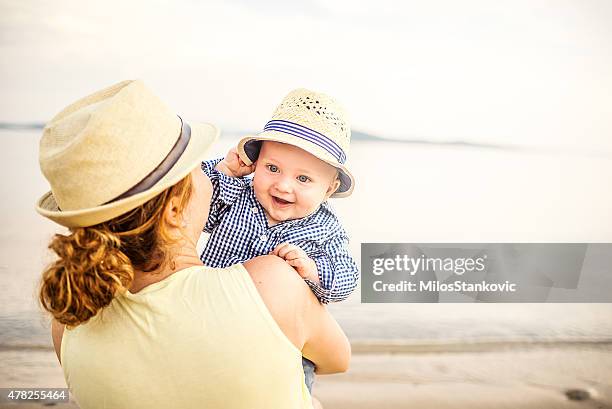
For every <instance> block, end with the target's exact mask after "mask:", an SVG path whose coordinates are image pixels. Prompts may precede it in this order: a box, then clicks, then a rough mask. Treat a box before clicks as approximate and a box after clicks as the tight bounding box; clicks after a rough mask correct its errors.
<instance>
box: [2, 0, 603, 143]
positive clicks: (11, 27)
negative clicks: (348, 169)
mask: <svg viewBox="0 0 612 409" xmlns="http://www.w3.org/2000/svg"><path fill="white" fill-rule="evenodd" d="M0 53H1V55H2V63H1V64H0V70H1V79H0V81H1V82H0V89H2V96H1V97H0V121H45V120H48V119H49V118H50V117H52V116H53V115H54V114H55V113H56V112H57V111H59V110H60V109H61V108H62V107H63V106H65V105H67V104H68V103H70V102H72V101H73V100H75V99H76V98H79V97H81V96H84V95H86V94H87V93H90V92H93V91H95V90H97V89H99V88H102V87H104V86H107V85H111V84H113V83H115V82H118V81H120V80H123V79H128V78H142V79H144V80H145V81H146V82H147V83H148V84H149V86H150V87H151V88H153V89H154V90H155V91H156V92H157V93H158V94H159V95H160V96H161V97H162V98H163V99H164V100H166V101H167V102H168V104H169V105H170V106H172V107H173V108H174V109H176V111H177V113H181V114H183V115H184V116H185V117H187V118H191V119H193V120H206V121H210V122H214V123H217V124H219V125H220V126H221V127H222V128H223V129H226V130H227V131H238V130H248V131H253V130H255V131H256V130H259V129H260V128H261V127H262V126H263V125H264V124H265V122H266V121H267V119H268V117H269V116H270V114H271V113H272V111H273V110H274V108H275V106H276V105H277V104H278V103H279V102H280V100H281V99H282V97H283V96H284V95H285V94H286V93H287V92H289V91H290V90H291V89H293V88H297V87H307V88H312V89H315V90H319V91H323V92H326V93H329V94H331V95H333V96H335V97H336V98H337V99H338V100H340V101H341V102H342V103H343V105H345V106H346V108H347V110H348V111H349V112H350V113H351V118H352V124H353V129H356V130H361V131H365V132H370V133H373V134H377V135H380V136H385V137H394V138H410V139H427V140H434V141H436V140H438V141H454V140H462V141H468V142H475V143H494V144H496V143H500V144H510V145H523V146H552V147H556V148H563V149H566V148H567V149H574V150H581V151H606V152H609V153H611V152H612V2H610V1H607V0H601V1H592V0H576V1H562V0H556V1H540V0H512V1H505V2H502V1H489V0H472V1H454V0H439V1H389V0H377V1H348V0H321V1H310V2H308V1H302V2H287V1H281V0H266V1H257V2H255V1H253V2H251V1H248V0H234V1H204V2H199V1H144V0H138V1H131V2H127V1H124V0H121V1H120V0H107V1H104V2H85V1H82V0H81V1H76V0H69V1H62V0H60V1H52V2H49V1H43V0H33V1H21V2H15V1H9V0H0Z"/></svg>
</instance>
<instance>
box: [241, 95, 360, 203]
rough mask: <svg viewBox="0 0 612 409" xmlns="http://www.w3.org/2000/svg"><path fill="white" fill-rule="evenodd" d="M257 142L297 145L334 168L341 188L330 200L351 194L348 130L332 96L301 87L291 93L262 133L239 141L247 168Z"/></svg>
mask: <svg viewBox="0 0 612 409" xmlns="http://www.w3.org/2000/svg"><path fill="white" fill-rule="evenodd" d="M260 141H275V142H282V143H288V144H290V145H294V146H297V147H298V148H302V149H304V150H305V151H307V152H309V153H311V154H313V155H314V156H316V157H317V158H319V159H321V160H322V161H324V162H327V163H329V164H330V165H332V166H334V167H335V168H337V169H338V170H339V171H340V187H339V188H338V190H336V192H335V193H334V194H333V195H332V197H346V196H349V195H350V194H351V193H352V192H353V188H354V187H355V179H354V178H353V175H351V172H349V170H348V169H347V167H346V165H345V163H346V158H347V154H348V149H349V143H350V141H351V129H350V125H349V124H348V118H347V116H346V114H345V112H344V110H343V109H342V107H341V106H340V105H339V104H338V103H337V102H336V101H335V100H334V99H332V98H331V97H329V96H327V95H325V94H322V93H320V92H314V91H309V90H307V89H303V88H300V89H296V90H293V91H291V92H290V93H289V95H287V96H286V97H285V98H284V99H283V101H282V102H281V104H280V105H279V106H278V107H277V108H276V111H274V114H273V115H272V119H271V120H270V121H269V122H268V123H267V124H266V126H265V127H264V130H263V132H261V133H259V134H258V135H255V136H247V137H245V138H242V139H241V140H240V142H238V154H239V155H240V159H242V161H243V162H244V163H246V164H247V165H250V164H252V163H253V162H255V161H256V160H257V157H258V156H259V150H260V149H261V143H260Z"/></svg>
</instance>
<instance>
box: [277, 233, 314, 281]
mask: <svg viewBox="0 0 612 409" xmlns="http://www.w3.org/2000/svg"><path fill="white" fill-rule="evenodd" d="M270 254H274V255H275V256H278V257H280V258H282V259H284V260H285V261H286V262H287V263H288V264H289V265H290V266H292V267H293V268H295V270H296V271H297V272H298V274H299V275H300V277H302V278H307V279H309V280H311V281H314V282H315V283H318V282H319V274H318V272H317V265H316V264H315V262H314V260H313V259H311V258H310V257H308V255H307V254H306V252H305V251H304V250H302V249H301V248H299V247H298V246H296V245H294V244H290V243H281V244H279V245H278V246H276V248H275V249H274V250H272V253H270Z"/></svg>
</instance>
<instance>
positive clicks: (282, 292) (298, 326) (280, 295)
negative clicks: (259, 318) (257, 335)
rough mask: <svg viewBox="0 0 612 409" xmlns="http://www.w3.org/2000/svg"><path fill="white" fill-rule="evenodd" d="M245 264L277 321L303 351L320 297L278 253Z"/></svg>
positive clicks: (288, 336)
mask: <svg viewBox="0 0 612 409" xmlns="http://www.w3.org/2000/svg"><path fill="white" fill-rule="evenodd" d="M244 267H245V268H246V270H247V271H248V274H249V275H250V277H251V280H253V283H254V284H255V287H256V288H257V292H258V293H259V295H260V297H261V298H262V300H263V301H264V303H265V305H266V307H267V309H268V311H269V312H270V314H271V315H272V317H273V318H274V320H275V321H276V322H277V324H278V325H279V327H280V328H281V330H282V331H283V332H284V333H285V335H286V336H287V338H289V340H290V341H291V342H292V343H293V344H294V345H295V346H296V347H297V348H298V349H300V350H301V349H302V347H303V346H304V343H305V341H306V334H307V333H308V325H307V322H309V321H310V320H309V319H308V317H309V316H310V315H312V314H313V312H314V309H313V307H314V306H315V305H318V304H319V301H318V300H317V298H316V297H315V296H314V294H313V293H312V291H310V288H309V287H308V285H307V284H306V283H305V282H304V280H303V279H302V278H301V277H300V276H299V275H298V273H297V272H296V271H295V269H294V268H293V267H291V266H289V265H288V264H287V263H286V262H285V261H284V260H282V259H281V258H279V257H277V256H272V255H268V256H260V257H256V258H254V259H252V260H249V261H247V262H245V263H244ZM315 315H316V314H315Z"/></svg>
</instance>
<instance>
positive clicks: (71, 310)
mask: <svg viewBox="0 0 612 409" xmlns="http://www.w3.org/2000/svg"><path fill="white" fill-rule="evenodd" d="M191 193H192V184H191V175H187V176H186V177H185V178H183V179H182V180H181V181H180V182H178V183H177V184H175V185H174V186H172V187H170V188H168V189H166V190H164V191H163V192H162V193H160V194H159V195H157V196H155V197H154V198H153V199H150V200H149V201H148V202H146V203H144V204H142V205H140V206H139V207H137V208H135V209H133V210H131V211H129V212H127V213H125V214H123V215H121V216H118V217H116V218H114V219H111V220H109V221H106V222H102V223H100V224H97V225H95V226H90V227H78V228H71V229H70V233H69V234H67V235H63V234H56V235H55V236H54V237H53V239H52V240H51V243H50V244H49V248H50V249H51V250H53V251H54V252H55V254H56V255H57V257H58V259H57V260H56V261H55V262H53V263H52V264H51V265H49V266H48V267H47V268H46V269H45V270H44V271H43V275H42V279H41V283H40V292H39V300H40V304H41V306H42V308H44V309H45V310H47V311H49V312H50V313H51V315H53V317H54V318H55V319H56V320H57V321H58V322H60V323H62V324H65V325H67V326H68V327H75V326H77V325H79V324H82V323H84V322H87V320H89V319H90V318H91V317H93V316H94V315H96V314H97V313H98V311H99V310H101V309H102V308H104V307H106V306H107V305H109V304H110V303H111V301H112V300H113V298H114V297H115V296H116V295H117V294H118V293H120V292H123V291H125V290H127V289H128V288H129V287H130V285H131V283H132V281H133V280H134V270H139V271H143V272H151V271H155V270H157V269H159V268H160V267H162V266H163V265H164V264H165V263H166V262H167V261H168V260H167V258H168V254H167V246H168V245H169V244H171V243H172V242H173V240H172V238H171V237H170V236H169V234H168V226H167V224H166V223H165V222H164V221H163V211H164V209H165V207H166V205H167V204H168V203H169V202H170V199H171V198H173V197H178V198H179V211H183V210H184V208H185V206H186V205H187V203H188V202H189V199H190V198H191Z"/></svg>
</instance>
